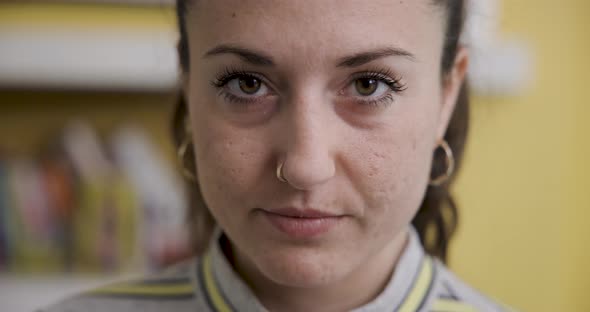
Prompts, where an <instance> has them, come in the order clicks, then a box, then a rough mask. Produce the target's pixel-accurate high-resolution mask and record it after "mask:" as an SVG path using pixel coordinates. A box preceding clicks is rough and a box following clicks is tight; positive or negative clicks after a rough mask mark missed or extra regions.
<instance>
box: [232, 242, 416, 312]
mask: <svg viewBox="0 0 590 312" xmlns="http://www.w3.org/2000/svg"><path fill="white" fill-rule="evenodd" d="M407 238H408V233H407V231H404V232H402V233H400V234H399V235H398V236H397V237H396V238H395V239H393V240H392V241H391V242H390V243H389V244H388V245H386V246H384V248H382V249H381V250H379V251H377V252H376V253H375V254H372V255H369V256H368V257H367V260H366V261H365V262H364V263H362V265H361V266H359V267H358V268H356V269H355V270H353V271H352V272H350V273H349V274H347V275H346V276H345V277H344V278H342V279H341V280H338V281H336V282H334V283H330V284H326V285H322V286H321V287H314V288H298V287H289V286H285V285H279V284H276V283H274V282H272V281H271V280H269V279H268V278H266V277H265V276H263V275H262V274H261V273H260V272H259V271H258V270H256V268H255V266H254V265H253V264H252V263H250V262H249V261H248V260H247V259H245V258H244V257H243V255H237V254H234V255H233V256H234V257H231V258H233V260H234V261H232V262H233V263H234V267H235V268H236V271H237V272H238V274H239V275H240V276H241V277H242V278H243V279H244V280H245V281H246V282H247V283H248V284H249V286H250V287H251V288H252V290H253V291H254V293H255V294H256V297H257V298H258V300H259V301H260V302H261V303H262V304H263V305H264V306H265V307H266V308H267V309H268V310H269V311H315V310H317V308H318V307H322V311H347V310H351V309H354V308H357V307H360V306H362V305H364V304H367V303H369V302H370V301H372V300H373V299H374V298H376V297H377V296H378V295H379V294H380V293H381V292H382V291H383V289H384V288H385V286H387V284H388V282H389V280H390V279H391V276H392V274H393V271H394V268H395V265H396V263H397V261H398V259H399V257H400V255H401V253H402V251H403V250H404V248H405V245H406V242H407ZM231 258H230V259H231Z"/></svg>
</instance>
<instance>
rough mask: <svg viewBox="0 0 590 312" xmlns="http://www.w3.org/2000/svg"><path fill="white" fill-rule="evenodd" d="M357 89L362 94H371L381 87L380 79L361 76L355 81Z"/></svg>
mask: <svg viewBox="0 0 590 312" xmlns="http://www.w3.org/2000/svg"><path fill="white" fill-rule="evenodd" d="M355 88H356V91H357V92H358V93H359V94H360V95H362V96H369V95H372V94H373V93H375V91H377V89H378V88H379V80H377V79H373V78H359V79H357V80H356V81H355Z"/></svg>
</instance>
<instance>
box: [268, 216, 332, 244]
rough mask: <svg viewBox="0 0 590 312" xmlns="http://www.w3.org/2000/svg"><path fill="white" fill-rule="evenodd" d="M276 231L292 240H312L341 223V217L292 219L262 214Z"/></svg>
mask: <svg viewBox="0 0 590 312" xmlns="http://www.w3.org/2000/svg"><path fill="white" fill-rule="evenodd" d="M263 213H264V215H265V217H266V218H267V219H268V220H269V221H270V224H272V225H273V226H274V227H275V228H276V229H278V230H279V231H281V232H283V233H285V234H287V235H288V236H290V237H292V238H298V239H306V238H313V237H316V236H319V235H321V234H324V233H326V232H328V231H330V230H331V229H332V228H334V227H335V226H337V225H338V223H339V222H341V220H342V218H343V217H341V216H338V217H322V218H293V217H286V216H283V215H278V214H274V213H269V212H266V211H264V212H263Z"/></svg>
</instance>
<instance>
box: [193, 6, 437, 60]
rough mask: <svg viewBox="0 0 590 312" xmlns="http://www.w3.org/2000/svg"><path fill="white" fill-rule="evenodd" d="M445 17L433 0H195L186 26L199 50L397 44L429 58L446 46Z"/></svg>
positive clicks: (277, 51) (283, 53)
mask: <svg viewBox="0 0 590 312" xmlns="http://www.w3.org/2000/svg"><path fill="white" fill-rule="evenodd" d="M443 17H444V14H443V11H442V10H441V8H439V7H438V6H435V5H433V4H432V3H431V1H430V0H371V1H365V0H313V1H310V0H196V3H194V4H193V5H192V6H191V7H189V11H188V15H187V28H188V32H189V37H190V39H189V40H190V41H192V42H191V50H192V51H194V52H203V51H205V50H206V49H209V48H211V47H213V46H215V45H219V44H227V43H230V44H239V45H243V46H247V47H252V48H256V49H258V50H264V51H269V52H271V54H273V55H274V56H276V57H278V59H280V58H281V57H285V58H292V57H299V58H310V57H313V58H318V57H319V56H325V57H332V56H333V57H337V56H339V55H342V54H346V53H348V52H350V53H354V52H358V51H359V50H364V49H371V48H381V47H384V46H395V47H400V48H402V49H405V50H408V51H410V52H411V53H413V54H414V55H415V56H416V58H417V59H428V58H429V57H431V55H430V54H432V52H433V51H432V50H433V49H434V50H435V51H436V50H440V49H441V48H442V38H443V35H444V27H443V25H444V20H443ZM437 48H438V49H437ZM195 50H196V51H195ZM437 53H438V51H437Z"/></svg>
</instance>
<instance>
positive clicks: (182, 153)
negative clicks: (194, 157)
mask: <svg viewBox="0 0 590 312" xmlns="http://www.w3.org/2000/svg"><path fill="white" fill-rule="evenodd" d="M191 141H192V140H191V137H190V135H186V136H185V137H184V139H182V142H181V143H180V146H179V147H178V151H177V153H178V159H179V160H180V164H181V167H182V175H183V176H184V177H185V178H186V179H187V180H189V181H191V182H195V181H197V176H196V175H195V173H194V172H192V171H191V170H189V169H188V168H187V167H186V164H185V158H186V152H187V151H188V149H189V145H191V144H192V142H191Z"/></svg>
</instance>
